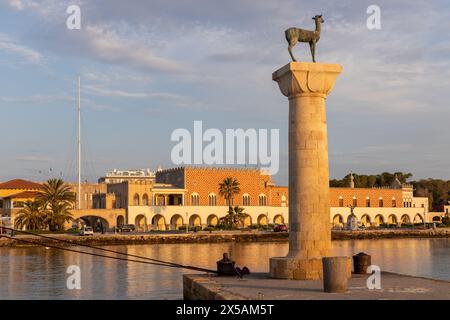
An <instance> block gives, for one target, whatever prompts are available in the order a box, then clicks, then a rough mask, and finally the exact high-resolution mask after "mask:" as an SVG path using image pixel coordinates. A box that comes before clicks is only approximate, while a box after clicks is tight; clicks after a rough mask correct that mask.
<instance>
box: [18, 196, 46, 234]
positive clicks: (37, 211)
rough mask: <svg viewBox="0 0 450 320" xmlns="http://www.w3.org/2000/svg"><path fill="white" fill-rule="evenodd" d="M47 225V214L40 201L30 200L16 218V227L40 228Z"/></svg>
mask: <svg viewBox="0 0 450 320" xmlns="http://www.w3.org/2000/svg"><path fill="white" fill-rule="evenodd" d="M44 226H45V214H44V211H43V207H42V203H41V202H40V201H31V200H28V201H26V202H25V203H24V206H23V208H22V209H20V210H19V212H17V215H16V218H15V219H14V227H15V229H24V228H25V229H26V230H39V229H42V228H43V227H44Z"/></svg>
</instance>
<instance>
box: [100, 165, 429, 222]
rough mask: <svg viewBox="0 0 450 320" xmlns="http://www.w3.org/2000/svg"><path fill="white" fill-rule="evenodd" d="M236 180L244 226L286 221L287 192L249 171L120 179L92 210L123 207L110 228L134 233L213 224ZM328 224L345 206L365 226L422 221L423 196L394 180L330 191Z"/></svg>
mask: <svg viewBox="0 0 450 320" xmlns="http://www.w3.org/2000/svg"><path fill="white" fill-rule="evenodd" d="M227 177H232V178H234V179H237V180H238V182H239V183H240V192H239V193H238V194H237V195H235V197H234V199H233V203H232V205H238V206H241V207H243V208H244V210H245V213H247V214H248V217H247V218H246V220H245V221H244V225H246V226H248V225H251V224H260V225H266V224H268V223H273V224H279V223H288V203H289V199H288V188H287V187H286V186H277V185H276V184H275V183H274V182H273V180H272V177H271V176H270V175H269V174H267V173H266V172H263V171H260V170H258V169H249V168H225V167H219V168H217V167H180V168H171V169H161V170H158V171H157V172H156V176H155V182H150V181H147V182H143V181H140V182H138V181H123V182H121V183H115V184H108V185H107V192H106V193H104V194H96V195H94V202H95V203H94V208H98V209H123V210H125V213H124V215H123V216H122V215H119V216H118V217H117V221H108V223H109V224H114V225H120V224H122V223H131V224H135V225H136V227H137V229H139V230H151V229H157V230H169V229H170V230H174V229H178V228H180V227H181V226H184V225H186V223H188V224H189V225H191V226H202V227H206V226H208V225H215V224H217V223H218V221H219V219H220V218H221V217H223V216H224V215H226V214H227V211H228V204H227V203H226V200H225V199H224V198H223V197H222V196H220V195H219V191H218V188H219V183H220V182H222V181H223V179H225V178H227ZM330 204H331V209H330V222H331V224H332V225H333V226H343V225H344V224H345V223H346V221H347V220H348V218H349V216H350V215H351V211H350V207H351V206H353V207H354V214H355V215H356V217H357V219H358V221H359V223H360V224H361V225H364V226H366V227H367V226H378V225H381V224H396V225H400V224H411V223H423V221H424V219H427V213H428V198H421V197H414V195H413V188H412V185H407V184H405V185H402V184H400V183H399V181H395V182H394V184H393V185H392V186H391V187H385V188H355V187H354V183H353V184H351V185H350V187H348V188H330Z"/></svg>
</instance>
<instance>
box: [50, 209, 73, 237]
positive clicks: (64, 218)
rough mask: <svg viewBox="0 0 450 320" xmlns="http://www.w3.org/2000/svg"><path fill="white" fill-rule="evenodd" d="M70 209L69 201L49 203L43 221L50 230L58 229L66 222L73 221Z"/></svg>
mask: <svg viewBox="0 0 450 320" xmlns="http://www.w3.org/2000/svg"><path fill="white" fill-rule="evenodd" d="M70 209H71V204H70V203H69V202H59V203H55V204H50V205H49V207H48V208H47V210H46V211H45V213H46V217H45V222H46V223H47V224H48V226H49V229H50V230H51V231H59V230H61V229H63V228H64V224H65V223H66V222H70V221H73V217H72V213H70Z"/></svg>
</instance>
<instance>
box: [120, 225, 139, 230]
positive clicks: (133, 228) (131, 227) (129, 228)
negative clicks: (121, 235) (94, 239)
mask: <svg viewBox="0 0 450 320" xmlns="http://www.w3.org/2000/svg"><path fill="white" fill-rule="evenodd" d="M134 230H136V227H135V226H134V224H124V225H122V226H120V227H119V232H131V231H134Z"/></svg>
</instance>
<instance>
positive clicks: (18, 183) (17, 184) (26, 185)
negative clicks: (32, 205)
mask: <svg viewBox="0 0 450 320" xmlns="http://www.w3.org/2000/svg"><path fill="white" fill-rule="evenodd" d="M40 188H42V185H41V184H39V183H36V182H32V181H27V180H22V179H14V180H10V181H6V182H3V183H0V189H30V190H39V189H40Z"/></svg>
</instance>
